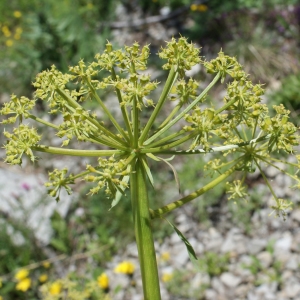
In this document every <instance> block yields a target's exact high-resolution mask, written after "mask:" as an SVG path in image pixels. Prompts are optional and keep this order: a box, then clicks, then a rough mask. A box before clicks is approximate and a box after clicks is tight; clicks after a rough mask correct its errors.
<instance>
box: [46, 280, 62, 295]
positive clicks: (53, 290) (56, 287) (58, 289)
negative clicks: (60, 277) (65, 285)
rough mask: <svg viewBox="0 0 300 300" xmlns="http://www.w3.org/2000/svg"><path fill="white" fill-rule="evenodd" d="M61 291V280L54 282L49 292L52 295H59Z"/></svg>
mask: <svg viewBox="0 0 300 300" xmlns="http://www.w3.org/2000/svg"><path fill="white" fill-rule="evenodd" d="M60 292H61V284H60V283H59V282H53V283H52V284H51V286H50V289H49V293H50V294H51V295H59V294H60Z"/></svg>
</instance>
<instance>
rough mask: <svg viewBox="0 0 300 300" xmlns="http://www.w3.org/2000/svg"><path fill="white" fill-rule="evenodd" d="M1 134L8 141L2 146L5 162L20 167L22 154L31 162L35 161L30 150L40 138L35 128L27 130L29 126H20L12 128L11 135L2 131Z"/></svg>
mask: <svg viewBox="0 0 300 300" xmlns="http://www.w3.org/2000/svg"><path fill="white" fill-rule="evenodd" d="M3 134H4V136H5V137H6V138H8V139H9V140H8V142H7V144H6V145H4V148H5V150H6V159H5V162H7V163H9V164H13V165H20V164H21V163H22V156H23V154H26V155H28V156H29V157H30V160H31V161H33V162H34V161H35V160H36V157H35V156H34V155H33V152H32V150H31V148H32V147H33V146H35V145H37V143H38V142H39V141H40V139H41V136H40V135H38V133H37V131H36V129H35V128H29V126H27V125H24V124H21V125H20V126H19V127H17V128H14V130H13V133H9V132H7V131H4V133H3Z"/></svg>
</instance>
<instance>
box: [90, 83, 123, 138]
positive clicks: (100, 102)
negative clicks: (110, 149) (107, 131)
mask: <svg viewBox="0 0 300 300" xmlns="http://www.w3.org/2000/svg"><path fill="white" fill-rule="evenodd" d="M86 82H87V84H88V86H89V88H90V89H91V91H92V94H93V96H94V98H95V99H96V100H97V102H98V103H99V104H100V106H101V108H102V109H103V111H104V112H105V114H106V115H107V116H108V118H109V119H110V120H111V122H112V123H113V124H114V126H115V127H116V129H117V130H118V131H119V133H120V134H121V135H122V136H123V138H124V139H125V140H127V141H128V142H129V139H128V136H127V135H126V133H125V132H124V130H123V128H122V127H121V126H120V125H119V123H118V122H117V121H116V119H115V118H114V117H113V115H112V114H111V113H110V111H109V110H108V109H107V107H106V106H105V105H104V103H103V101H102V100H101V99H100V97H99V96H98V94H97V92H96V90H95V89H94V87H93V86H92V85H91V83H90V81H89V80H88V78H86Z"/></svg>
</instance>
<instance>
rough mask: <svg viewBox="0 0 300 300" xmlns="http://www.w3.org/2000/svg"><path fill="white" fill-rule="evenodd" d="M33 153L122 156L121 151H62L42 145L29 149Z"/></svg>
mask: <svg viewBox="0 0 300 300" xmlns="http://www.w3.org/2000/svg"><path fill="white" fill-rule="evenodd" d="M31 149H32V150H33V151H38V152H47V153H51V154H61V155H70V156H96V157H97V156H111V155H114V154H124V151H121V150H77V149H62V148H57V147H48V146H44V145H39V146H33V147H31Z"/></svg>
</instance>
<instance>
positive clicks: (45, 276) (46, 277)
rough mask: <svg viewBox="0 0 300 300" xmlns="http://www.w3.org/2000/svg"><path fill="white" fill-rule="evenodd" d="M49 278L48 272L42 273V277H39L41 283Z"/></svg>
mask: <svg viewBox="0 0 300 300" xmlns="http://www.w3.org/2000/svg"><path fill="white" fill-rule="evenodd" d="M47 280H48V275H47V274H42V275H41V276H40V277H39V281H40V282H41V283H43V282H46V281H47Z"/></svg>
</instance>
